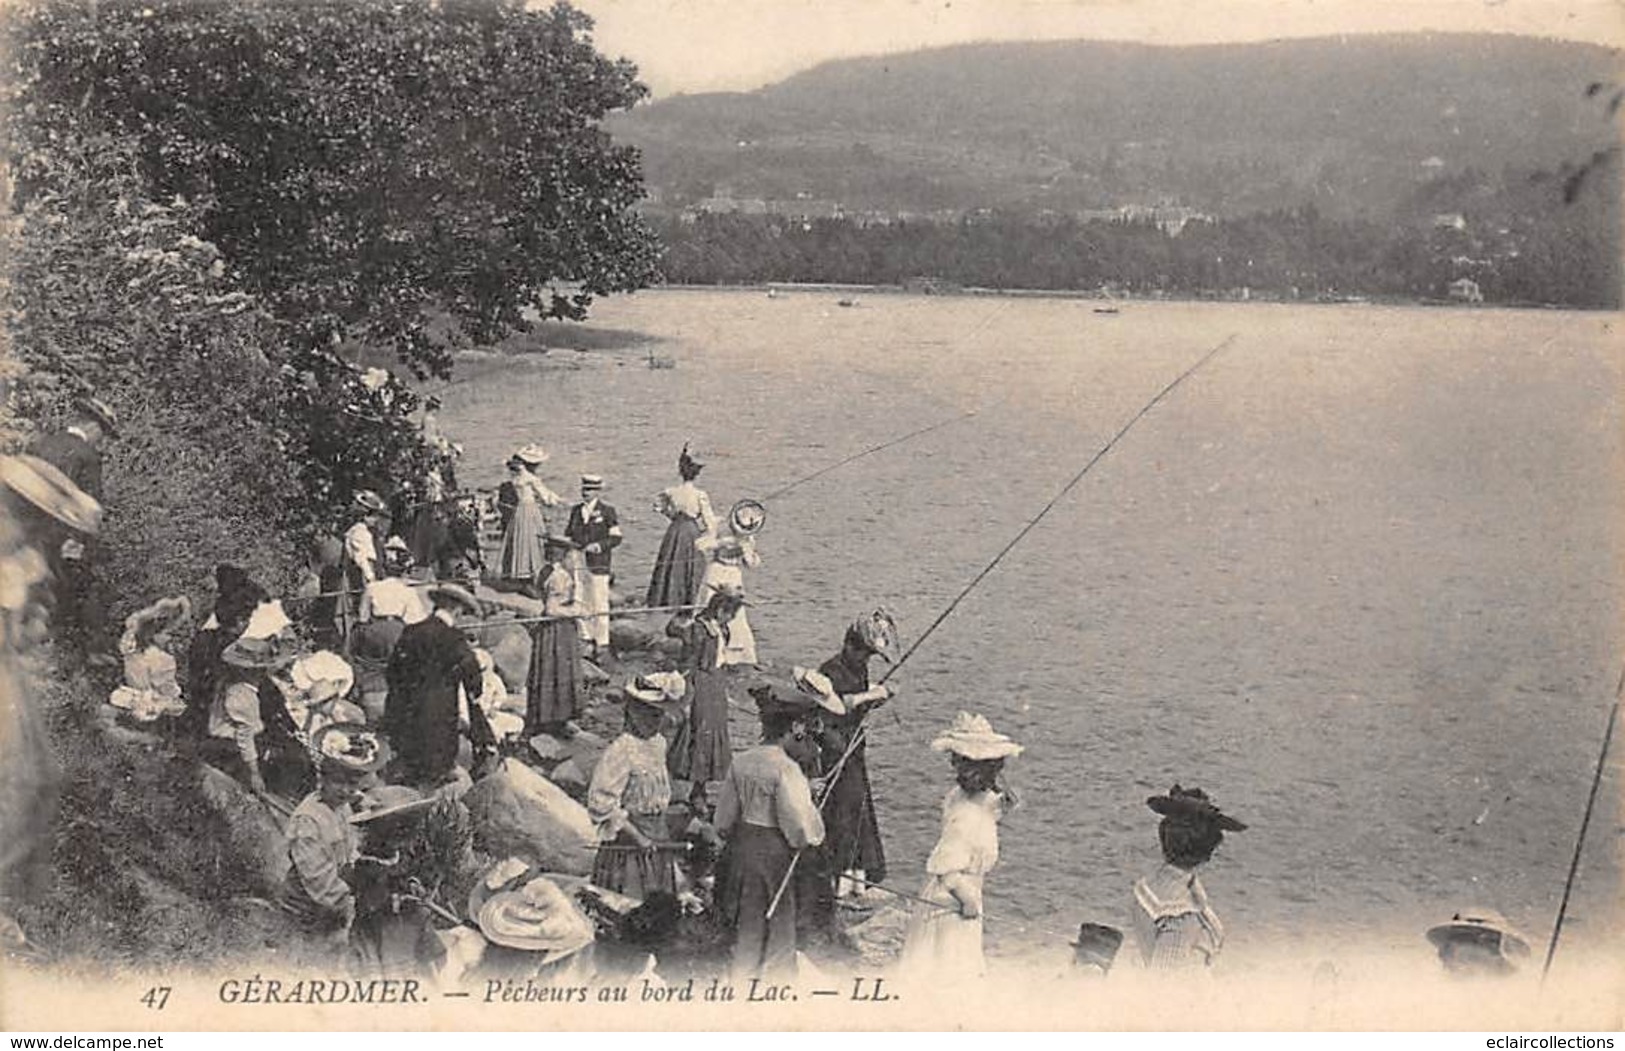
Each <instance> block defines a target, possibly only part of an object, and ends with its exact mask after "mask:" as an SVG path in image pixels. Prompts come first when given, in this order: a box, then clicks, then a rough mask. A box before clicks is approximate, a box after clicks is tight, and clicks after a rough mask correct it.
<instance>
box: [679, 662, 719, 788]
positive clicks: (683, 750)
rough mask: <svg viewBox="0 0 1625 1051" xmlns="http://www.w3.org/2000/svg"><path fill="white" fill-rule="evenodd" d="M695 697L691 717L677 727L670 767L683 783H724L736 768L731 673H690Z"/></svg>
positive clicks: (689, 684)
mask: <svg viewBox="0 0 1625 1051" xmlns="http://www.w3.org/2000/svg"><path fill="white" fill-rule="evenodd" d="M688 688H689V691H690V693H691V694H692V696H693V700H692V702H691V703H690V706H689V714H688V718H687V719H686V720H684V721H683V724H682V725H681V726H679V727H678V728H677V735H676V737H675V738H674V739H673V740H672V743H671V751H670V752H668V753H667V754H668V756H669V757H670V761H669V762H668V763H667V768H668V769H669V770H670V772H671V776H672V777H674V778H676V779H677V780H679V781H692V782H697V783H702V784H703V783H704V782H706V781H722V780H724V779H726V778H727V776H728V770H729V769H730V768H731V767H732V766H733V742H732V740H731V739H730V738H729V736H728V681H727V673H726V672H723V671H720V670H717V671H693V672H689V674H688Z"/></svg>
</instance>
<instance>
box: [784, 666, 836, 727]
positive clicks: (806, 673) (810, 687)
mask: <svg viewBox="0 0 1625 1051" xmlns="http://www.w3.org/2000/svg"><path fill="white" fill-rule="evenodd" d="M790 679H791V681H792V682H794V683H795V684H796V689H797V690H798V691H800V692H801V693H802V694H803V695H805V696H807V697H811V698H812V699H813V702H814V703H815V704H817V705H818V706H819V707H820V708H822V709H824V710H825V711H826V712H831V713H833V714H835V715H845V714H846V702H844V701H842V700H841V697H840V695H839V694H838V693H836V692H835V684H834V683H832V682H830V681H829V676H828V675H825V674H824V673H823V672H821V671H818V670H817V669H815V668H803V667H801V666H800V665H796V666H795V667H793V668H791V669H790Z"/></svg>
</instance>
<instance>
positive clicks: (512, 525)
mask: <svg viewBox="0 0 1625 1051" xmlns="http://www.w3.org/2000/svg"><path fill="white" fill-rule="evenodd" d="M547 459H548V456H547V450H545V449H543V448H542V447H541V446H540V445H527V446H525V447H524V448H522V449H520V450H519V451H518V452H516V453H514V454H513V457H512V458H511V459H510V460H509V461H508V484H509V485H512V486H513V497H514V506H513V514H512V517H510V518H509V519H508V524H507V528H506V529H505V530H504V532H503V534H502V556H501V558H500V559H499V560H498V562H497V572H498V574H499V575H500V576H501V578H502V579H503V580H527V581H528V580H534V579H535V578H536V574H537V572H538V571H540V570H541V568H542V566H543V565H544V564H545V563H546V555H545V553H544V552H543V551H542V537H544V536H546V535H547V517H546V515H545V514H544V512H543V509H544V508H551V507H559V506H562V505H563V503H564V499H563V498H562V497H560V496H559V494H557V493H555V492H554V491H553V490H551V489H549V488H548V487H547V486H546V485H545V484H543V482H542V480H541V479H540V478H538V477H537V476H536V474H535V471H536V468H538V467H540V466H541V465H542V464H544V463H546V462H547Z"/></svg>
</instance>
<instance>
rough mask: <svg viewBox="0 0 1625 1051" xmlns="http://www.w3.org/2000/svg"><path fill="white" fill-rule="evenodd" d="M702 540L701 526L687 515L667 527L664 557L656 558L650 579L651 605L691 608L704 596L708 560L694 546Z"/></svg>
mask: <svg viewBox="0 0 1625 1051" xmlns="http://www.w3.org/2000/svg"><path fill="white" fill-rule="evenodd" d="M699 538H700V523H699V522H697V521H695V520H694V519H692V518H690V517H688V516H687V515H678V516H677V517H676V518H673V519H672V520H671V525H669V526H667V527H666V536H665V539H663V540H661V541H660V553H659V554H658V555H656V556H655V571H654V574H653V575H652V576H650V577H649V593H648V595H647V599H648V601H647V603H646V604H647V605H650V606H687V605H691V604H693V602H694V597H695V596H696V595H698V594H699V593H700V581H701V580H702V579H703V578H704V576H705V567H706V564H707V562H708V560H707V559H706V557H705V554H704V553H703V552H702V551H700V550H699V548H697V547H695V546H694V541H696V540H698V539H699Z"/></svg>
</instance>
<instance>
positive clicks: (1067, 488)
mask: <svg viewBox="0 0 1625 1051" xmlns="http://www.w3.org/2000/svg"><path fill="white" fill-rule="evenodd" d="M1235 341H1236V334H1235V333H1231V334H1230V335H1229V336H1226V337H1225V338H1224V339H1223V340H1222V341H1220V342H1219V343H1218V344H1217V345H1216V346H1214V347H1213V349H1212V350H1209V351H1208V352H1207V353H1206V354H1203V355H1202V356H1201V357H1200V358H1198V359H1197V361H1196V363H1195V364H1193V365H1191V366H1190V367H1189V368H1187V369H1186V370H1185V371H1184V372H1181V373H1180V374H1179V375H1178V376H1175V377H1174V378H1173V380H1172V381H1170V382H1169V383H1168V385H1167V386H1165V387H1163V388H1162V389H1161V390H1160V391H1158V392H1157V393H1156V395H1155V396H1154V397H1153V398H1152V399H1151V400H1150V401H1148V402H1146V403H1145V405H1144V406H1143V407H1141V409H1140V411H1139V412H1137V413H1135V414H1134V415H1133V416H1131V417H1130V418H1129V421H1128V422H1127V423H1125V424H1123V426H1122V427H1120V428H1119V429H1118V431H1117V433H1116V434H1114V435H1112V437H1111V440H1110V441H1108V442H1107V443H1106V444H1105V445H1103V446H1101V447H1100V451H1099V452H1097V453H1095V454H1094V455H1093V456H1091V457H1090V458H1089V462H1088V463H1086V464H1084V465H1083V468H1082V470H1080V471H1078V473H1077V474H1075V475H1073V476H1072V480H1071V481H1069V482H1067V483H1066V485H1064V486H1062V487H1061V491H1060V492H1058V493H1056V494H1055V496H1054V497H1053V498H1051V500H1050V502H1049V503H1047V504H1045V505H1044V507H1043V509H1042V510H1041V511H1039V512H1038V514H1036V515H1035V516H1033V519H1032V520H1031V521H1030V522H1028V523H1027V524H1026V525H1025V526H1023V527H1022V528H1021V531H1020V532H1018V533H1017V534H1016V535H1015V537H1014V539H1012V540H1011V541H1010V542H1009V543H1008V544H1005V545H1004V547H1003V548H1002V549H1001V550H1000V551H999V553H998V554H996V555H994V556H993V560H992V561H990V562H989V563H988V564H987V565H986V566H983V567H982V570H981V572H979V573H977V574H976V576H974V577H972V578H971V581H970V583H969V584H966V585H965V587H964V588H963V589H962V590H961V591H960V592H959V594H958V595H955V596H954V599H953V601H952V602H950V603H948V605H947V607H946V608H945V609H943V611H942V612H941V613H940V614H938V615H937V619H936V620H933V621H932V622H931V623H930V625H929V626H928V627H927V628H926V629H925V631H923V632H922V633H921V634H920V636H919V638H917V639H915V640H914V643H913V644H912V645H911V646H909V648H908V649H907V650H905V651H903V655H902V656H901V657H899V658H897V663H895V664H893V665H892V666H891V667H890V668H888V669H886V674H884V675H882V676H881V677H880V682H879V683H878V685H881V686H884V685H885V684H886V681H887V680H888V679H890V678H891V677H892V676H893V675H895V674H897V672H898V670H899V669H901V668H902V667H903V665H905V664H907V663H908V659H909V658H910V657H912V656H914V653H915V651H917V650H918V649H919V648H920V647H921V646H922V645H923V644H924V643H925V640H926V639H928V638H930V637H931V634H932V632H934V631H936V630H937V628H938V627H940V626H941V625H942V622H943V621H945V620H947V619H948V617H949V616H950V615H951V614H952V613H953V611H954V610H956V609H958V608H959V604H960V603H961V602H963V601H964V600H965V596H967V595H969V594H970V593H971V592H972V591H974V590H975V589H976V586H977V585H978V584H980V583H981V582H982V581H983V580H985V579H986V578H987V575H988V574H989V573H991V572H993V570H994V568H995V567H997V566H998V564H999V563H1000V562H1002V561H1004V557H1005V556H1006V555H1008V554H1009V553H1010V552H1011V551H1012V550H1013V549H1014V548H1015V546H1016V545H1017V544H1019V543H1021V541H1022V539H1023V538H1024V537H1026V535H1027V534H1028V533H1030V532H1032V531H1033V530H1034V529H1035V528H1037V526H1038V523H1039V522H1042V521H1043V520H1044V517H1045V516H1046V515H1048V514H1049V513H1050V512H1051V511H1052V510H1054V509H1055V505H1057V504H1059V503H1060V502H1061V500H1062V499H1063V498H1064V497H1065V496H1066V495H1067V494H1068V493H1070V492H1071V491H1072V490H1073V489H1074V488H1075V487H1076V486H1077V484H1078V483H1079V482H1081V481H1083V477H1084V475H1086V474H1088V473H1089V472H1090V470H1092V469H1093V468H1094V466H1095V464H1097V463H1099V462H1100V461H1101V459H1102V458H1104V457H1105V455H1106V454H1107V453H1109V452H1111V451H1112V449H1113V448H1115V447H1116V445H1117V443H1118V442H1120V441H1122V439H1123V436H1124V435H1125V434H1127V433H1128V432H1129V431H1130V430H1131V429H1132V428H1133V427H1134V425H1135V424H1136V423H1139V422H1140V420H1142V419H1143V418H1144V417H1145V415H1146V413H1148V412H1150V411H1151V410H1152V409H1154V408H1156V406H1157V405H1158V404H1159V403H1160V402H1161V401H1162V400H1163V399H1164V398H1166V397H1167V396H1168V395H1169V394H1171V393H1172V392H1173V390H1174V388H1176V387H1178V386H1179V385H1180V384H1181V383H1183V382H1185V380H1186V379H1187V378H1189V377H1190V375H1191V374H1192V373H1194V372H1195V371H1196V370H1197V369H1199V368H1201V367H1202V366H1203V365H1206V364H1207V363H1208V362H1209V361H1211V360H1213V357H1214V355H1216V354H1218V353H1219V351H1221V350H1223V349H1224V348H1226V347H1228V346H1229V345H1230V344H1232V343H1234V342H1235ZM868 732H869V721H868V719H867V718H865V719H864V720H863V722H861V723H860V724H859V725H858V728H857V730H856V731H855V732H854V733H853V734H852V740H851V742H850V743H849V744H848V745H847V746H846V751H844V752H842V753H841V758H840V760H839V761H837V762H836V764H835V767H834V769H833V770H832V771H831V772H830V775H829V777H828V779H826V781H825V782H824V794H823V796H822V797H821V798H820V799H819V800H818V808H819V810H823V808H824V804H825V803H827V802H828V801H829V798H830V796H831V795H832V794H833V791H834V786H835V782H836V781H837V780H838V779H839V778H840V776H841V773H842V772H843V771H844V770H845V769H846V764H847V760H849V759H850V758H851V757H852V753H853V752H854V751H856V749H857V747H858V745H859V744H860V743H862V741H863V739H864V737H865V736H866V735H867V734H868ZM802 853H803V852H802V851H799V850H798V851H796V853H795V854H794V855H793V856H792V857H791V858H790V867H789V868H787V869H786V870H785V873H784V879H782V880H781V881H780V882H779V889H778V891H777V892H776V893H775V894H774V895H773V900H772V902H770V903H769V904H768V907H767V915H768V918H769V919H771V918H772V916H773V913H774V912H775V911H776V910H777V909H778V906H779V901H780V899H781V898H783V897H784V891H785V888H787V887H789V885H790V878H791V876H792V875H794V873H795V870H796V863H797V862H798V861H800V860H801V855H802Z"/></svg>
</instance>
